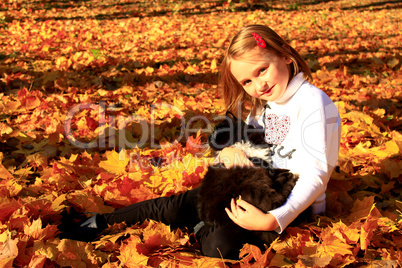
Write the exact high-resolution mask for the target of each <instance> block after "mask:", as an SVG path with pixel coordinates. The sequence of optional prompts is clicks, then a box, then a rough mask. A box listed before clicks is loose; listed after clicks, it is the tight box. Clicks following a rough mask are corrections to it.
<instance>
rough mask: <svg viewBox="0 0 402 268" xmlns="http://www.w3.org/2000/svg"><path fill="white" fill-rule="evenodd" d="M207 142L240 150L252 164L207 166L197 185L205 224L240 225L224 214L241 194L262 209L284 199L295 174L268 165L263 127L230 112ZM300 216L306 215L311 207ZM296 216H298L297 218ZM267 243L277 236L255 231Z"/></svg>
mask: <svg viewBox="0 0 402 268" xmlns="http://www.w3.org/2000/svg"><path fill="white" fill-rule="evenodd" d="M209 145H210V147H211V148H212V149H214V150H216V151H219V150H222V149H223V148H225V147H227V146H233V147H235V148H239V149H241V150H243V151H244V152H245V153H246V154H247V156H248V157H249V158H250V160H251V161H252V162H253V163H254V165H255V167H252V168H250V167H233V168H226V167H224V166H223V165H222V164H217V165H215V166H210V167H209V168H208V171H207V173H206V175H205V177H204V179H203V182H202V185H201V186H200V192H199V198H198V210H199V215H200V218H201V219H202V220H203V221H204V222H205V223H207V224H218V225H227V226H228V228H233V229H234V230H235V229H236V228H237V229H238V228H240V227H239V226H238V225H236V224H235V223H234V222H233V221H232V220H231V219H230V218H229V216H228V215H227V214H226V212H225V207H228V208H229V207H230V201H231V199H232V198H235V199H236V198H238V197H239V196H241V198H242V199H243V200H245V201H247V202H249V203H250V204H252V205H254V206H256V207H258V208H259V209H261V210H262V211H264V212H268V211H269V210H272V209H275V208H277V207H279V206H281V205H282V204H284V203H285V201H286V199H287V198H288V196H289V194H290V192H291V191H292V189H293V187H294V185H295V184H296V181H297V179H298V175H296V174H293V173H291V172H290V171H289V170H284V169H275V168H273V167H272V165H271V157H272V150H271V147H272V146H271V145H269V144H266V143H265V141H264V133H263V131H260V130H257V129H255V128H254V127H252V126H249V125H247V124H245V123H244V122H243V121H242V120H240V119H237V118H236V117H235V116H234V115H233V114H232V113H230V112H228V113H227V114H226V119H225V120H224V121H222V122H221V123H219V124H218V125H217V126H216V127H215V129H214V132H213V133H212V134H211V135H210V137H209ZM303 214H304V215H303V216H302V217H301V218H309V217H310V216H309V215H312V214H311V210H308V211H306V212H305V213H303ZM299 219H300V218H299ZM255 233H256V234H257V235H258V236H259V237H260V239H261V240H262V241H264V242H265V243H267V244H268V245H269V244H270V243H271V242H272V241H273V240H274V239H275V238H276V237H278V234H277V233H276V232H274V231H272V232H263V231H261V232H255Z"/></svg>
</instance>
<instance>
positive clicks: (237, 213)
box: [225, 197, 279, 231]
mask: <svg viewBox="0 0 402 268" xmlns="http://www.w3.org/2000/svg"><path fill="white" fill-rule="evenodd" d="M225 210H226V213H227V214H228V216H229V218H230V219H231V220H232V221H233V222H234V223H236V224H237V225H239V226H240V227H242V228H244V229H247V230H250V231H273V230H275V229H276V228H278V227H279V224H278V222H277V221H276V219H275V217H274V216H273V215H272V214H269V213H264V212H263V211H261V210H260V209H259V208H257V207H255V206H253V205H251V204H250V203H248V202H246V201H244V200H242V199H241V197H239V199H238V200H237V201H235V200H234V199H233V198H232V201H231V203H230V209H228V208H225Z"/></svg>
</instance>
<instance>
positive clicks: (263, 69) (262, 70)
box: [259, 68, 267, 74]
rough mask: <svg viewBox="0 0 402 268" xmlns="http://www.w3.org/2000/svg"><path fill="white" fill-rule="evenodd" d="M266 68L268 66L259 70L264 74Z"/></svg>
mask: <svg viewBox="0 0 402 268" xmlns="http://www.w3.org/2000/svg"><path fill="white" fill-rule="evenodd" d="M266 70H267V68H261V69H260V71H259V72H260V74H263V73H265V71H266Z"/></svg>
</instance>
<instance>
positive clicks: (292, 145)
mask: <svg viewBox="0 0 402 268" xmlns="http://www.w3.org/2000/svg"><path fill="white" fill-rule="evenodd" d="M246 123H248V124H251V125H254V126H255V127H257V128H265V139H266V141H267V142H268V143H271V144H276V146H275V147H274V148H275V154H274V155H273V163H274V166H275V167H277V168H283V169H289V170H290V171H291V172H293V173H297V174H299V180H298V181H297V183H296V185H295V187H294V188H293V190H292V192H291V194H290V196H289V197H288V199H287V201H286V203H285V204H284V205H283V206H281V207H279V208H277V209H274V210H272V211H269V213H271V214H272V215H273V216H274V217H275V218H276V219H277V221H278V223H279V228H278V229H277V230H276V231H277V232H278V233H282V231H283V230H284V229H285V228H286V227H287V226H288V225H289V224H290V223H291V222H292V221H293V220H294V219H295V218H296V217H297V216H298V215H299V214H300V213H301V212H303V211H304V210H305V209H306V208H308V207H309V206H310V205H312V207H313V211H314V213H322V212H324V211H325V190H326V188H327V184H328V180H329V178H330V175H331V173H332V170H333V168H334V167H335V165H336V162H337V160H338V152H339V143H340V134H341V127H340V126H341V120H340V117H339V113H338V109H337V107H336V106H335V104H334V103H333V102H332V100H331V99H330V98H329V97H328V96H327V95H326V94H325V93H324V92H323V91H322V90H320V89H318V88H317V87H315V86H313V85H312V84H310V83H309V82H308V81H306V80H305V78H304V75H303V73H299V74H297V75H296V76H295V77H294V78H293V79H292V80H291V81H290V83H289V85H288V87H287V89H286V91H285V93H284V95H283V96H282V97H281V98H280V99H278V100H276V101H275V102H268V103H267V105H266V108H265V109H264V110H263V111H261V113H260V115H259V116H255V117H251V116H249V117H248V118H247V120H246Z"/></svg>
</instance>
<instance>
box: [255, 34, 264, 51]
mask: <svg viewBox="0 0 402 268" xmlns="http://www.w3.org/2000/svg"><path fill="white" fill-rule="evenodd" d="M252 35H253V36H254V38H255V41H257V46H259V47H261V48H265V47H266V46H267V44H265V41H264V39H262V37H261V36H259V35H258V34H256V33H252Z"/></svg>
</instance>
